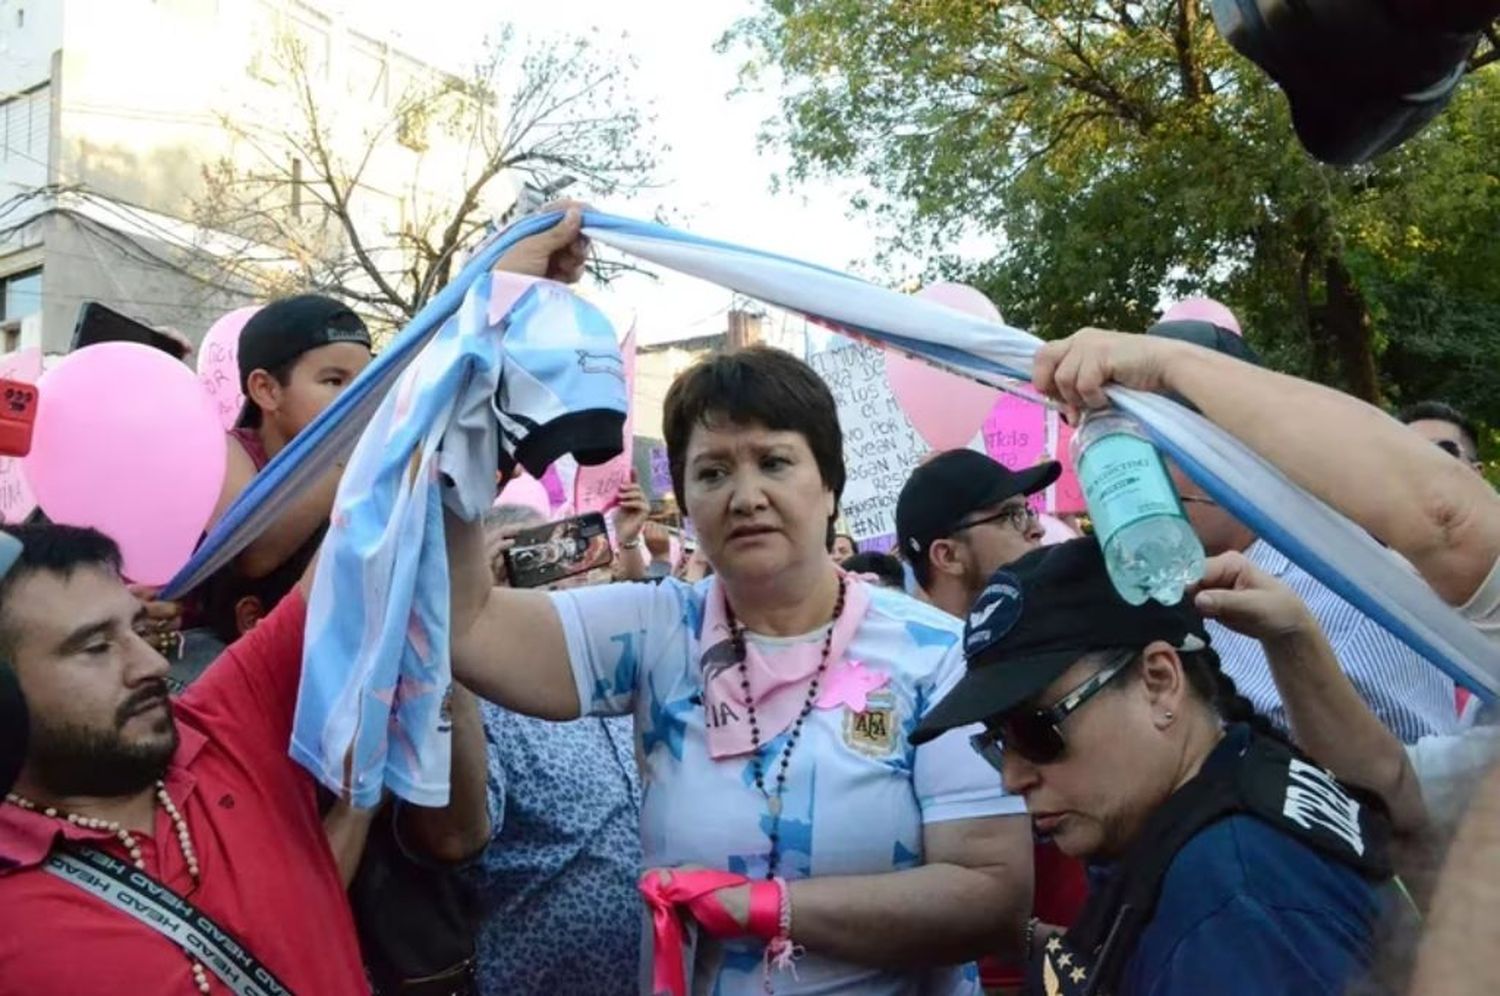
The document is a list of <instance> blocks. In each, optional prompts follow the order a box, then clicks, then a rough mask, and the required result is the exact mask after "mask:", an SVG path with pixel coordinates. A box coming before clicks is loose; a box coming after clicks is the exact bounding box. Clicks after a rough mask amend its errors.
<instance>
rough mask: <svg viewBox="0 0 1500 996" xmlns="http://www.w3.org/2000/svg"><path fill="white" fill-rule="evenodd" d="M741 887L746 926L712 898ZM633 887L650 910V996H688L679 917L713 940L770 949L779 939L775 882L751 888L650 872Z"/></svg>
mask: <svg viewBox="0 0 1500 996" xmlns="http://www.w3.org/2000/svg"><path fill="white" fill-rule="evenodd" d="M663 879H665V881H663ZM741 885H748V886H749V887H750V915H749V923H748V924H741V923H740V922H739V921H738V920H736V919H735V918H734V916H733V915H732V914H731V913H730V912H729V910H727V909H725V908H724V903H723V901H722V900H721V899H719V897H718V896H717V895H716V893H717V892H718V891H719V890H720V889H732V888H735V887H736V886H741ZM637 887H638V888H639V889H640V891H641V895H642V896H644V897H645V899H646V906H647V907H648V908H649V909H650V910H651V934H652V965H651V992H652V994H653V996H688V979H687V973H686V971H685V970H684V967H683V964H682V955H683V943H684V936H683V926H682V914H683V913H684V912H686V913H687V914H689V915H691V916H692V917H693V919H694V920H696V921H697V922H698V925H699V926H700V927H702V928H703V929H704V930H706V931H707V932H708V933H709V934H711V935H712V936H714V937H719V938H726V937H745V936H752V937H759V938H760V939H761V940H763V941H766V942H767V943H771V942H774V941H775V940H776V939H777V938H778V937H779V936H780V935H781V931H782V922H781V920H782V918H781V913H782V892H781V890H782V889H783V888H784V886H783V885H782V884H781V883H780V882H776V881H764V880H762V881H756V882H752V881H751V880H750V879H748V878H746V877H745V876H743V875H736V874H734V873H733V872H721V871H709V870H697V871H678V870H673V871H661V870H655V869H653V870H651V871H648V872H646V873H645V874H644V875H642V876H641V878H640V881H639V882H638V883H637ZM684 908H685V909H684Z"/></svg>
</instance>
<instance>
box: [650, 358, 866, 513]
mask: <svg viewBox="0 0 1500 996" xmlns="http://www.w3.org/2000/svg"><path fill="white" fill-rule="evenodd" d="M724 424H729V425H739V426H747V425H762V426H765V427H766V428H767V429H770V430H772V431H774V432H800V433H801V434H802V436H803V438H804V439H806V440H807V446H808V448H809V449H810V450H812V454H813V459H814V460H815V461H816V462H817V465H818V473H819V474H820V475H821V476H822V478H823V484H824V486H825V487H827V488H828V490H830V491H832V492H833V499H834V506H835V512H834V514H835V516H836V515H837V514H838V513H837V506H838V501H839V498H840V497H841V496H842V495H843V493H844V433H843V430H842V429H840V428H839V413H838V408H837V407H836V406H835V405H834V402H833V392H831V391H829V390H828V385H827V384H825V383H823V379H822V378H821V377H819V376H818V375H817V374H816V373H815V372H814V371H813V369H812V367H810V366H808V365H807V364H806V363H803V362H802V361H801V360H799V359H797V358H796V357H795V356H793V355H792V354H791V353H788V352H785V351H783V350H780V349H772V348H771V347H769V346H750V347H748V348H746V349H740V350H735V351H733V352H727V353H715V354H714V355H713V356H709V357H707V358H705V359H703V360H700V361H698V362H697V363H695V364H694V365H693V366H691V367H689V368H688V369H686V370H684V371H683V372H682V373H681V374H679V375H678V377H677V379H676V380H674V381H673V382H672V387H671V389H670V390H669V391H667V401H666V406H665V411H664V413H663V417H662V432H663V435H665V436H666V437H667V463H668V465H669V466H670V467H671V470H672V490H673V491H674V492H675V493H676V495H677V506H678V507H679V508H681V509H684V510H686V509H687V498H686V496H685V495H684V493H683V473H684V466H685V464H686V463H687V447H688V440H689V439H690V438H691V437H692V435H693V428H694V427H695V426H699V425H702V426H704V427H707V428H712V427H717V426H719V425H724Z"/></svg>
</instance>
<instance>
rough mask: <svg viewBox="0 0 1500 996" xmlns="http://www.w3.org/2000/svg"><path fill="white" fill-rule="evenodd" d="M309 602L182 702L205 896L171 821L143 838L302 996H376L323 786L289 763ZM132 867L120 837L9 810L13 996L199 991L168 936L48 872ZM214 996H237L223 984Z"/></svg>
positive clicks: (1, 887)
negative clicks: (74, 860)
mask: <svg viewBox="0 0 1500 996" xmlns="http://www.w3.org/2000/svg"><path fill="white" fill-rule="evenodd" d="M306 616H307V607H306V604H305V603H304V602H303V600H302V596H301V594H300V593H298V592H295V591H294V592H292V594H290V595H288V596H287V597H286V598H284V599H282V601H281V604H280V605H279V606H278V607H277V608H276V610H275V611H274V612H272V613H271V614H270V615H269V616H267V617H266V619H265V620H264V621H263V622H261V623H260V625H258V626H256V627H255V629H253V630H251V631H250V633H249V634H248V635H247V636H245V637H244V638H243V639H241V640H240V641H239V642H237V643H235V644H234V645H233V646H232V647H230V648H229V649H228V650H227V651H225V652H224V655H223V656H222V657H220V658H219V659H218V660H217V661H215V662H214V663H213V665H212V666H210V667H209V669H208V670H207V671H206V672H204V674H203V677H202V678H200V679H199V680H198V681H197V682H196V683H194V685H193V686H192V687H191V688H190V689H189V690H188V692H187V693H186V694H185V695H183V696H182V697H181V698H179V699H177V700H176V703H175V713H176V718H177V731H178V734H179V743H178V747H177V752H176V754H175V755H173V757H172V762H171V765H170V767H169V768H168V769H167V776H166V779H165V781H166V785H167V792H168V794H169V795H171V797H172V801H173V802H174V803H176V805H177V808H178V810H179V811H180V812H181V813H182V814H183V817H184V818H185V819H186V820H187V824H188V830H189V832H190V833H191V834H192V838H193V847H194V849H195V850H196V851H197V854H198V864H199V867H200V869H201V872H202V875H201V879H202V880H201V882H200V884H199V885H198V887H197V888H196V889H195V888H193V886H192V880H191V878H189V876H188V871H187V865H186V864H185V863H184V861H183V858H182V850H181V848H180V847H179V846H178V844H177V836H176V834H175V832H174V831H173V828H172V823H171V821H170V820H169V819H168V818H167V815H166V813H164V812H162V810H161V808H160V807H157V813H156V827H155V831H154V833H153V834H152V835H151V836H147V835H145V834H138V835H136V839H137V841H138V842H139V843H140V847H141V851H142V854H143V855H144V857H145V862H146V870H147V871H148V872H150V873H151V874H152V875H154V876H156V877H157V878H158V879H161V880H163V881H165V882H166V883H167V884H168V885H169V886H171V887H172V888H173V889H175V890H176V891H177V892H179V893H181V894H183V895H185V896H187V898H188V899H189V900H191V901H192V903H193V904H194V905H196V906H197V907H198V908H199V909H201V910H203V911H204V912H205V913H207V914H208V915H209V916H210V917H212V918H213V919H214V921H215V922H217V923H218V924H219V925H220V926H222V927H224V928H226V929H227V930H229V931H231V932H232V933H233V934H234V935H235V936H236V937H238V938H239V939H240V941H241V942H243V943H244V945H245V946H246V947H247V948H248V949H249V950H250V951H251V952H252V953H253V954H254V955H255V957H256V958H257V959H259V960H260V962H261V963H262V964H263V965H265V966H266V967H267V968H269V969H270V970H271V971H272V972H274V973H275V974H276V976H277V977H278V978H279V979H281V981H282V982H284V983H285V984H286V985H287V987H288V988H290V989H291V990H292V991H293V992H295V993H299V994H311V996H343V994H346V993H368V992H369V986H368V985H367V983H366V982H365V977H364V972H363V970H362V969H361V967H360V958H359V944H358V942H357V940H356V939H355V933H354V921H353V919H352V917H351V916H350V913H349V904H348V901H347V900H346V898H345V895H344V888H343V885H342V884H341V883H340V881H339V876H338V871H337V869H336V868H335V866H334V862H333V854H332V852H330V851H329V849H328V841H327V839H326V838H325V837H324V836H323V825H322V821H321V820H320V819H319V817H318V809H317V805H316V802H315V800H314V796H313V781H312V779H311V778H310V777H309V776H308V775H307V773H306V772H304V771H303V770H302V769H301V768H299V767H298V766H297V765H296V764H295V763H293V762H292V760H291V759H290V758H289V757H288V756H287V744H288V742H289V741H290V739H291V729H292V712H293V710H294V709H295V707H296V702H297V680H298V675H299V672H300V671H301V668H302V626H303V622H304V620H305V619H306ZM59 837H62V838H66V839H68V840H79V841H87V842H89V843H90V844H93V845H95V846H101V847H103V848H104V850H106V851H108V852H109V853H111V854H113V855H115V856H116V857H119V858H121V859H122V860H125V861H129V860H130V859H129V857H128V855H127V854H126V853H125V851H124V849H123V848H122V847H121V846H120V844H119V842H118V841H117V840H116V839H115V838H114V837H113V836H112V835H110V834H108V833H102V832H100V831H90V830H83V829H80V828H78V827H75V826H72V825H70V824H67V823H66V822H64V821H61V820H57V819H49V818H48V817H45V816H42V815H41V814H39V813H34V812H27V811H25V810H22V809H20V808H18V807H16V806H12V805H8V804H5V805H0V869H3V870H0V996H36V994H38V993H48V994H50V996H74V994H77V996H85V994H95V993H101V992H116V993H164V994H169V996H172V994H181V996H192V994H194V993H196V992H197V988H196V986H195V985H194V983H193V976H192V972H191V970H190V969H189V967H188V959H187V956H186V955H185V954H184V953H183V952H182V950H181V949H180V948H179V947H177V945H175V944H174V943H172V942H171V941H169V940H167V939H166V938H165V937H163V936H162V935H161V934H158V933H157V932H156V931H154V930H152V929H151V928H150V927H148V926H146V925H145V924H143V923H140V922H139V921H137V920H134V919H132V918H131V917H129V916H127V915H126V914H124V913H122V912H120V911H119V910H116V909H113V908H112V907H109V906H107V905H105V904H104V902H102V901H101V900H99V899H96V898H95V897H94V896H92V895H90V894H88V893H86V892H84V891H83V890H81V889H79V888H78V887H77V886H76V885H73V884H72V883H70V882H65V881H63V880H62V879H59V878H57V877H56V876H54V875H52V874H50V873H48V872H46V871H43V870H42V869H40V868H39V867H37V865H38V864H39V863H40V862H41V861H42V860H43V859H44V858H45V857H46V855H47V853H48V851H49V849H50V848H51V847H52V845H53V843H54V842H55V841H56V840H57V839H58V838H59ZM209 978H210V981H211V983H212V985H213V991H214V992H215V993H227V992H228V989H227V988H225V987H224V986H223V985H222V984H221V983H220V982H219V980H218V979H217V978H216V977H214V976H213V975H212V973H210V976H209Z"/></svg>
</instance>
